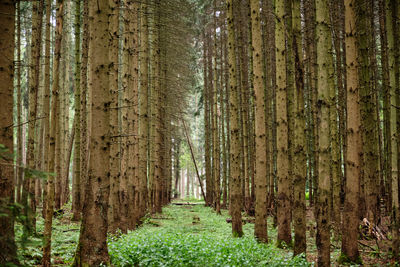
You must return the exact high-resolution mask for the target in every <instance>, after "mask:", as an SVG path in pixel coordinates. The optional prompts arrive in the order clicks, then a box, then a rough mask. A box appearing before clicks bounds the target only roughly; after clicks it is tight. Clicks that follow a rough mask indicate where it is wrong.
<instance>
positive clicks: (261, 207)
mask: <svg viewBox="0 0 400 267" xmlns="http://www.w3.org/2000/svg"><path fill="white" fill-rule="evenodd" d="M250 8H251V11H250V13H251V36H252V46H253V47H252V48H253V71H254V74H253V79H254V91H255V109H256V111H255V136H256V143H255V149H256V166H255V168H256V173H255V179H254V182H255V184H256V185H255V198H256V203H255V216H256V220H255V225H254V235H255V237H256V238H257V239H258V240H259V241H261V242H264V243H267V242H268V229H267V209H266V205H267V203H266V201H267V198H266V195H267V177H266V176H267V174H268V173H269V167H270V165H269V161H268V155H269V149H268V145H267V144H268V142H267V139H268V135H267V131H266V127H265V126H266V124H265V121H266V118H265V113H266V112H265V100H266V99H265V93H264V85H263V84H264V79H265V77H264V74H263V69H262V67H263V64H262V55H263V53H262V50H261V49H262V40H261V23H260V11H259V10H260V6H259V1H258V0H250Z"/></svg>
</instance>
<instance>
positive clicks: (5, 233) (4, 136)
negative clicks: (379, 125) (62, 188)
mask: <svg viewBox="0 0 400 267" xmlns="http://www.w3.org/2000/svg"><path fill="white" fill-rule="evenodd" d="M19 5H20V4H18V7H19ZM19 10H20V9H19ZM19 12H20V11H18V14H17V15H18V17H19V18H18V21H19V22H20V21H21V20H20V16H21V14H20V13H19ZM0 18H1V21H2V23H1V25H0V49H1V51H2V56H1V57H0V80H1V85H0V99H1V101H2V104H1V105H0V144H2V145H3V146H4V147H2V149H1V150H2V160H1V163H4V165H2V166H1V167H0V177H1V187H0V212H1V213H2V214H6V216H1V217H0V233H1V238H0V265H6V264H10V263H14V264H17V265H18V259H17V247H16V245H15V239H14V238H15V237H14V218H13V216H12V212H11V209H10V208H11V207H10V205H11V204H13V202H14V167H13V166H12V163H13V162H12V158H11V157H10V158H9V159H7V158H8V156H10V153H13V152H14V146H13V116H12V114H13V103H14V101H13V92H14V87H13V81H14V47H15V3H14V1H11V0H6V1H2V2H1V3H0ZM18 25H20V24H18ZM19 27H20V26H19ZM5 149H7V150H6V151H5ZM3 161H4V162H3Z"/></svg>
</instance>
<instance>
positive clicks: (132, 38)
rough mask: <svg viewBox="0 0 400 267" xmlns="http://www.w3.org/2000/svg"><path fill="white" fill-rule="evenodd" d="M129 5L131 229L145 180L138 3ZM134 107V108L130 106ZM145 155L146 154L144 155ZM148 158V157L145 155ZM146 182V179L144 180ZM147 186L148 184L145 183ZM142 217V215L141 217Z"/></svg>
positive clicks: (129, 174) (128, 62) (128, 65)
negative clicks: (141, 145) (140, 120)
mask: <svg viewBox="0 0 400 267" xmlns="http://www.w3.org/2000/svg"><path fill="white" fill-rule="evenodd" d="M128 4H129V6H128V10H129V11H128V12H129V13H128V14H129V19H128V20H127V21H126V22H127V23H126V25H125V26H127V27H128V28H127V29H126V30H125V32H128V33H129V35H128V37H127V40H128V42H127V43H126V44H125V45H127V47H126V48H127V51H128V54H129V55H128V60H127V62H125V63H126V64H125V65H124V66H126V67H127V68H128V70H127V71H126V73H127V74H128V87H127V88H125V90H127V91H125V93H127V97H128V101H127V103H126V104H127V107H126V109H127V111H128V114H127V120H128V125H127V127H128V132H127V134H128V137H127V142H128V151H127V153H128V157H127V158H128V164H127V165H128V179H129V180H128V191H127V192H128V201H129V205H128V210H129V216H127V220H128V222H129V225H128V227H129V229H134V228H135V227H136V221H137V219H138V215H139V214H140V212H143V211H140V206H139V204H140V201H143V200H140V199H139V197H143V196H142V195H141V194H138V193H137V192H139V191H140V190H143V189H140V188H141V187H143V185H142V183H143V181H140V179H139V172H138V165H139V157H140V156H141V155H142V154H139V149H138V138H137V135H138V128H139V127H138V126H139V125H138V105H137V104H138V76H139V75H138V46H137V45H138V43H137V41H138V20H137V15H138V4H137V3H135V2H133V1H130V2H129V3H128ZM130 107H132V108H130ZM144 157H145V155H144ZM145 158H146V157H145ZM144 182H145V181H144ZM145 186H146V185H145ZM139 218H140V217H139Z"/></svg>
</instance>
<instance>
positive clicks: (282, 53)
mask: <svg viewBox="0 0 400 267" xmlns="http://www.w3.org/2000/svg"><path fill="white" fill-rule="evenodd" d="M285 14H286V10H285V1H284V0H277V1H276V3H275V16H276V27H275V42H276V86H277V92H276V117H277V121H276V125H277V126H276V127H277V129H276V130H277V133H278V134H277V136H276V137H277V149H278V155H277V179H278V196H277V201H278V203H277V204H278V205H277V208H278V214H277V219H278V245H279V246H280V243H282V242H285V243H286V245H290V244H291V241H292V237H291V230H290V177H289V154H288V120H287V119H288V114H287V111H288V107H287V86H286V83H287V79H286V78H287V75H286V65H287V64H286V53H287V51H286V45H285V35H286V31H285V21H284V19H285Z"/></svg>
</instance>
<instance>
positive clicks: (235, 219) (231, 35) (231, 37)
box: [226, 0, 243, 237]
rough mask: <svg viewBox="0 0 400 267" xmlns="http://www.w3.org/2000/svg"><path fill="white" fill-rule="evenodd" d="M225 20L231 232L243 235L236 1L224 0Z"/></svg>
mask: <svg viewBox="0 0 400 267" xmlns="http://www.w3.org/2000/svg"><path fill="white" fill-rule="evenodd" d="M226 4H227V11H228V12H227V21H228V61H229V90H230V95H229V106H230V109H229V110H230V117H229V119H230V129H229V130H230V132H231V144H230V145H231V148H230V172H231V173H230V183H231V186H230V189H231V192H230V203H231V208H230V211H231V215H232V233H233V236H234V237H241V236H242V235H243V229H242V214H241V210H242V194H241V187H240V140H239V139H240V134H239V131H240V129H239V124H238V121H239V103H238V97H239V93H238V85H237V80H236V77H237V69H236V55H235V50H236V40H235V19H234V16H233V14H234V9H236V8H237V4H238V2H237V1H235V0H226Z"/></svg>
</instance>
